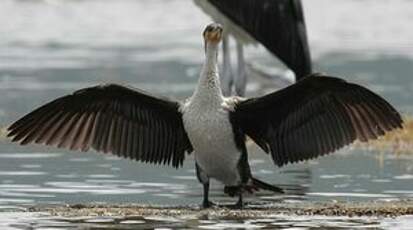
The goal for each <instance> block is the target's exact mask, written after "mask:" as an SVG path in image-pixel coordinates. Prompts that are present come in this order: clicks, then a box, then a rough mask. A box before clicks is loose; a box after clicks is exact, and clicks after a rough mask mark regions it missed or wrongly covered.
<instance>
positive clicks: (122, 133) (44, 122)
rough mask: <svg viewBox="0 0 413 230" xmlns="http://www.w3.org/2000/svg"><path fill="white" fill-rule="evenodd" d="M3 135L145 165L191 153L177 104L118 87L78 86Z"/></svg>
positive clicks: (173, 161) (174, 161)
mask: <svg viewBox="0 0 413 230" xmlns="http://www.w3.org/2000/svg"><path fill="white" fill-rule="evenodd" d="M8 130H9V134H8V136H9V137H13V139H12V140H13V141H18V142H20V143H21V144H22V145H25V144H28V143H31V142H36V143H39V144H47V145H57V146H58V147H61V148H63V147H64V148H70V149H72V150H82V151H87V150H88V149H89V148H93V149H95V150H97V151H100V152H104V153H108V152H110V153H113V154H115V155H117V156H120V157H125V158H130V159H134V160H139V161H143V162H148V163H156V164H167V165H169V164H172V166H174V167H179V166H181V165H182V163H183V160H184V158H185V153H190V152H191V151H192V146H191V144H190V142H189V140H188V137H187V134H186V132H185V130H184V127H183V122H182V114H181V112H180V111H179V103H177V102H173V101H170V100H167V99H163V98H158V97H154V96H149V94H147V93H144V92H142V91H137V90H134V89H130V88H126V87H123V86H120V85H114V84H111V85H102V86H96V87H91V88H86V89H82V90H78V91H76V92H74V93H73V94H71V95H68V96H64V97H61V98H58V99H56V100H54V101H52V102H49V103H47V104H45V105H43V106H41V107H40V108H38V109H36V110H34V111H33V112H31V113H29V114H27V115H26V116H24V117H23V118H21V119H20V120H18V121H16V122H15V123H14V124H12V125H11V126H10V127H9V128H8Z"/></svg>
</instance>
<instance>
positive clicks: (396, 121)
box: [231, 76, 402, 166]
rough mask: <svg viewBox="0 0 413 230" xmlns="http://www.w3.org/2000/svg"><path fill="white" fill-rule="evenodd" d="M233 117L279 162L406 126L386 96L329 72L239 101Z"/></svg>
mask: <svg viewBox="0 0 413 230" xmlns="http://www.w3.org/2000/svg"><path fill="white" fill-rule="evenodd" d="M231 119H232V122H233V123H235V125H236V127H239V128H240V129H241V131H242V132H243V133H245V134H246V135H248V136H249V137H251V138H252V139H253V140H254V141H255V142H256V143H257V144H258V145H259V146H260V147H261V148H262V149H263V150H264V151H266V152H267V153H271V156H272V158H273V160H274V163H275V164H277V165H279V166H281V165H284V164H287V163H293V162H297V161H302V160H307V159H311V158H314V157H317V156H320V155H324V154H327V153H330V152H333V151H335V150H337V149H338V148H340V147H342V146H344V145H347V144H350V143H351V142H353V141H354V140H356V139H359V140H361V141H367V140H369V139H375V138H377V137H378V136H381V135H383V134H384V133H385V132H386V131H390V130H393V129H395V128H401V127H402V119H401V117H400V115H399V113H398V112H397V111H396V110H395V109H394V108H393V107H392V106H391V105H390V104H389V103H387V102H386V101H385V100H384V99H383V98H381V97H380V96H378V95H376V94H374V93H373V92H371V91H370V90H368V89H366V88H364V87H362V86H359V85H356V84H351V83H348V82H346V81H344V80H341V79H338V78H333V77H326V76H310V77H308V78H305V79H303V80H301V81H299V82H297V83H296V84H294V85H291V86H289V87H287V88H285V89H282V90H280V91H277V92H274V93H272V94H269V95H266V96H263V97H259V98H252V99H248V100H245V101H241V102H239V103H238V104H237V105H236V106H235V109H234V111H233V112H232V113H231Z"/></svg>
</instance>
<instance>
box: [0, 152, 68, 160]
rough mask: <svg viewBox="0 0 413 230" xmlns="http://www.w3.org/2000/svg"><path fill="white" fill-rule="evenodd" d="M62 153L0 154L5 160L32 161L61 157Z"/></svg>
mask: <svg viewBox="0 0 413 230" xmlns="http://www.w3.org/2000/svg"><path fill="white" fill-rule="evenodd" d="M61 155H62V154H61V153H0V158H3V159H32V158H51V157H60V156H61Z"/></svg>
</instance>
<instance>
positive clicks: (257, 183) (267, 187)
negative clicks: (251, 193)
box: [251, 177, 284, 193]
mask: <svg viewBox="0 0 413 230" xmlns="http://www.w3.org/2000/svg"><path fill="white" fill-rule="evenodd" d="M251 180H252V184H253V185H254V186H256V187H257V188H259V189H264V190H269V191H273V192H277V193H284V190H283V189H282V188H279V187H276V186H274V185H270V184H268V183H266V182H264V181H261V180H258V179H256V178H253V177H251Z"/></svg>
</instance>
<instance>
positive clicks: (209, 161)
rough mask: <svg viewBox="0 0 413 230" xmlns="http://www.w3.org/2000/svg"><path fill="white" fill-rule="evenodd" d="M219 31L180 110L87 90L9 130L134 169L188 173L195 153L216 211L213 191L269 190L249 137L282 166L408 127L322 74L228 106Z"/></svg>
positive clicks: (383, 105) (120, 92) (373, 99)
mask: <svg viewBox="0 0 413 230" xmlns="http://www.w3.org/2000/svg"><path fill="white" fill-rule="evenodd" d="M222 36H223V28H222V27H221V26H220V25H219V24H215V23H214V24H211V25H208V26H207V27H206V29H205V30H204V33H203V37H204V41H205V61H204V64H203V68H202V71H201V74H200V77H199V81H198V85H197V87H196V89H195V91H194V93H193V95H192V96H191V97H190V98H189V99H188V100H186V101H185V102H178V101H173V100H169V99H166V98H161V97H157V96H153V95H150V94H149V93H146V92H143V91H141V90H136V89H131V88H127V87H124V86H120V85H114V84H110V85H100V86H95V87H90V88H85V89H81V90H78V91H76V92H74V93H73V94H70V95H67V96H63V97H61V98H58V99H56V100H54V101H52V102H49V103H47V104H45V105H43V106H41V107H40V108H38V109H36V110H34V111H33V112H31V113H29V114H27V115H25V116H24V117H23V118H21V119H19V120H18V121H16V122H15V123H14V124H12V125H11V126H10V127H9V128H8V131H9V133H8V136H9V137H12V140H13V141H16V142H19V143H20V144H23V145H24V144H28V143H33V142H34V143H40V144H46V145H56V146H58V147H66V148H70V149H72V150H82V151H87V150H88V149H90V148H93V149H95V150H97V151H100V152H105V153H106V152H110V153H113V154H115V155H118V156H122V157H125V158H131V159H134V160H138V161H142V162H146V163H155V164H164V165H171V166H173V167H176V168H178V167H180V166H182V163H183V161H184V159H185V157H186V154H191V153H193V154H194V157H195V165H196V170H197V176H198V179H199V181H200V182H201V183H202V184H203V188H204V199H203V202H202V206H203V207H205V208H206V207H210V206H211V205H212V203H211V202H210V201H209V183H210V179H211V178H212V179H216V180H218V181H220V182H222V183H223V184H224V185H225V189H224V191H225V192H226V193H228V194H229V195H232V196H233V195H237V196H238V197H239V199H238V202H237V203H236V205H235V207H242V205H243V200H242V197H243V193H244V192H245V191H249V192H252V191H255V190H258V189H266V190H272V191H277V192H282V190H281V189H280V188H277V187H275V186H272V185H269V184H267V183H265V182H262V181H260V180H258V179H256V178H255V177H253V175H252V173H251V170H250V167H249V162H248V155H247V154H248V153H247V148H246V145H245V140H246V137H247V136H249V137H250V138H251V139H252V140H254V142H255V143H256V144H257V145H259V146H260V147H261V148H262V149H263V150H264V151H265V152H266V153H269V154H270V155H271V157H272V159H273V161H274V163H275V164H276V165H278V166H282V165H285V164H287V163H294V162H298V161H302V160H307V159H312V158H315V157H317V156H321V155H325V154H327V153H331V152H334V151H335V150H337V149H338V148H340V147H342V146H344V145H347V144H350V143H351V142H353V141H354V140H357V139H358V140H361V141H367V140H370V139H375V138H377V137H378V136H381V135H383V134H384V133H385V132H387V131H390V130H393V129H396V128H401V127H402V123H403V121H402V119H401V117H400V115H399V113H398V112H397V111H396V110H395V109H394V108H393V107H392V106H391V105H390V104H389V103H387V102H386V101H385V100H384V99H383V98H381V97H380V96H378V95H377V94H375V93H373V92H371V91H370V90H368V89H366V88H364V87H362V86H359V85H356V84H352V83H348V82H346V81H344V80H341V79H339V78H335V77H327V76H320V75H312V76H309V77H307V78H304V79H303V80H301V81H299V82H297V83H296V84H294V85H291V86H289V87H287V88H284V89H282V90H280V91H277V92H274V93H271V94H268V95H265V96H262V97H257V98H250V99H243V98H240V97H224V96H223V94H222V91H221V87H220V81H219V73H218V66H217V62H218V61H217V59H218V45H219V43H220V41H221V39H222Z"/></svg>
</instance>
